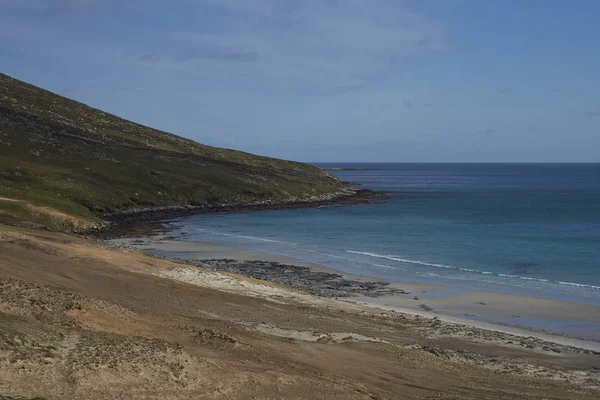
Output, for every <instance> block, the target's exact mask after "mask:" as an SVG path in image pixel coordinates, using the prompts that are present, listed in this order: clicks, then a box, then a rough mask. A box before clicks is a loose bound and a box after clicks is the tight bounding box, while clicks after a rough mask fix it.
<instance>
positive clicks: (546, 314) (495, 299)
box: [113, 236, 600, 351]
mask: <svg viewBox="0 0 600 400" xmlns="http://www.w3.org/2000/svg"><path fill="white" fill-rule="evenodd" d="M113 242H115V243H121V244H125V245H131V246H133V247H135V248H139V249H142V250H145V251H148V252H150V253H152V254H155V255H158V256H163V257H167V258H171V259H178V260H182V261H185V262H188V263H192V264H196V265H200V266H203V267H208V268H210V269H213V270H221V271H228V272H235V273H239V274H242V275H247V276H252V277H254V278H259V279H265V280H271V281H273V280H274V281H276V282H279V283H283V284H285V285H288V286H292V287H296V288H299V289H303V290H306V291H308V292H310V293H312V294H317V295H324V296H328V297H336V298H341V299H344V300H346V301H351V302H356V303H360V304H364V305H369V306H374V307H379V308H382V309H386V310H395V311H398V312H404V313H410V314H413V315H420V316H423V317H428V318H433V317H437V318H439V319H441V320H443V321H447V322H452V323H459V324H464V325H469V326H474V327H478V328H484V329H491V330H496V331H499V332H505V333H512V334H515V335H519V336H535V337H538V338H543V340H547V341H553V342H556V343H561V344H565V345H573V346H577V347H582V348H587V349H593V350H596V351H600V343H598V342H597V341H598V340H600V307H598V306H595V305H589V304H579V303H573V302H569V301H563V300H553V299H547V298H540V297H534V296H524V295H520V294H511V293H502V292H495V291H467V290H462V289H457V288H452V287H445V286H441V285H432V284H425V283H415V282H381V281H380V280H378V279H376V278H372V277H368V276H358V275H351V274H345V273H343V272H340V271H337V270H334V269H331V268H328V267H325V266H323V265H319V264H313V263H306V262H302V261H299V260H296V259H293V258H290V257H285V256H280V255H274V254H268V253H260V252H253V251H248V250H246V249H240V248H235V247H229V246H221V245H214V244H207V243H200V242H187V241H180V240H171V239H169V238H168V237H166V236H156V237H145V238H136V239H117V240H114V241H113ZM203 260H230V264H229V265H228V264H227V262H221V264H222V265H215V263H216V261H211V262H206V261H203ZM232 261H238V262H240V261H247V262H250V263H249V264H247V265H243V264H242V267H244V268H241V267H240V265H237V264H236V263H231V262H232ZM252 263H254V264H252ZM211 264H212V266H211ZM286 265H288V266H298V267H302V268H306V269H309V270H310V271H311V272H313V276H312V278H311V277H310V276H307V275H306V271H294V270H291V269H289V268H288V269H287V270H286V271H285V279H283V280H282V279H281V277H280V275H282V272H281V268H284V267H285V266H286ZM320 274H332V275H335V276H337V277H339V278H338V279H337V280H329V281H327V282H325V284H326V286H327V288H328V289H330V288H331V287H332V286H334V287H336V289H338V288H339V289H340V290H331V289H330V290H329V291H327V290H321V289H320V286H319V285H316V284H315V283H316V282H317V281H320V280H322V277H321V276H320ZM310 279H313V281H312V284H311V283H310V282H308V283H307V280H310ZM341 280H347V281H350V282H362V283H365V282H371V283H373V282H377V283H381V285H371V286H372V287H367V286H365V287H364V288H362V289H364V290H356V291H349V292H346V293H344V289H343V286H344V285H343V284H342V283H340V281H341ZM340 285H341V286H340ZM346 286H349V285H348V284H346ZM355 286H356V285H355ZM307 289H308V290H307ZM556 321H559V322H560V325H562V326H564V325H569V324H570V325H571V326H574V327H577V329H578V330H577V333H578V334H577V335H566V334H565V333H564V332H561V331H560V330H557V329H548V327H553V326H560V325H559V324H557V323H556ZM553 323H554V324H553ZM579 339H583V340H579Z"/></svg>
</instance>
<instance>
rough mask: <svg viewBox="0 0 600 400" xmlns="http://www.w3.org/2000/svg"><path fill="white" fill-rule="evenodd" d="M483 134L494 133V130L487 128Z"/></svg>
mask: <svg viewBox="0 0 600 400" xmlns="http://www.w3.org/2000/svg"><path fill="white" fill-rule="evenodd" d="M485 133H496V129H494V128H488V129H486V130H485Z"/></svg>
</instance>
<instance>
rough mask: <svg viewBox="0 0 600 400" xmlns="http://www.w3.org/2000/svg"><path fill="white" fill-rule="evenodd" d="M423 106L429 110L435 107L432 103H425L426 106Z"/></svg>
mask: <svg viewBox="0 0 600 400" xmlns="http://www.w3.org/2000/svg"><path fill="white" fill-rule="evenodd" d="M423 105H424V106H425V107H427V108H431V107H433V104H431V103H425V104H423Z"/></svg>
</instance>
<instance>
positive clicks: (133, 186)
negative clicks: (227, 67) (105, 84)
mask: <svg viewBox="0 0 600 400" xmlns="http://www.w3.org/2000/svg"><path fill="white" fill-rule="evenodd" d="M198 132H199V133H200V134H201V132H202V127H201V126H199V127H198ZM348 192H349V188H348V186H347V185H346V184H344V183H342V182H340V181H339V180H338V179H337V178H335V177H333V176H331V175H329V174H328V173H326V172H324V171H322V170H320V169H318V168H316V167H313V166H311V165H307V164H303V163H298V162H292V161H284V160H278V159H274V158H268V157H261V156H256V155H252V154H249V153H245V152H241V151H235V150H229V149H223V148H216V147H211V146H207V145H203V144H200V143H197V142H194V141H192V140H189V139H185V138H182V137H180V136H176V135H173V134H170V133H167V132H163V131H159V130H156V129H152V128H149V127H146V126H143V125H140V124H137V123H134V122H131V121H127V120H125V119H122V118H119V117H117V116H115V115H112V114H109V113H106V112H103V111H100V110H97V109H95V108H92V107H89V106H87V105H85V104H82V103H79V102H77V101H73V100H70V99H68V98H65V97H62V96H59V95H57V94H54V93H52V92H49V91H46V90H43V89H41V88H38V87H36V86H33V85H29V84H27V83H24V82H21V81H19V80H16V79H13V78H11V77H9V76H7V75H3V74H0V223H12V224H14V223H20V224H23V223H24V222H25V223H27V224H28V225H29V226H40V227H41V226H43V227H47V228H50V229H56V230H76V229H81V228H87V227H90V226H93V225H94V224H97V223H98V222H99V221H100V220H101V217H102V216H103V215H105V214H108V213H115V212H121V211H127V210H139V209H146V208H157V207H188V206H205V205H207V206H211V205H219V204H229V205H232V204H250V203H271V202H275V203H276V202H291V201H313V200H319V199H327V198H332V197H336V196H341V195H344V194H347V193H348Z"/></svg>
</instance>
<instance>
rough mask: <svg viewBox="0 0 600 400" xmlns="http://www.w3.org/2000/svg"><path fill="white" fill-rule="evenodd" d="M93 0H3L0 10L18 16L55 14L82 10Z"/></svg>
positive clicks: (90, 4)
mask: <svg viewBox="0 0 600 400" xmlns="http://www.w3.org/2000/svg"><path fill="white" fill-rule="evenodd" d="M94 2H95V0H3V1H2V3H1V4H0V10H3V11H4V12H6V13H9V14H13V15H20V16H27V15H29V16H48V17H49V16H55V15H61V14H66V13H70V12H73V11H78V10H82V9H85V8H88V7H90V6H92V5H94Z"/></svg>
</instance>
